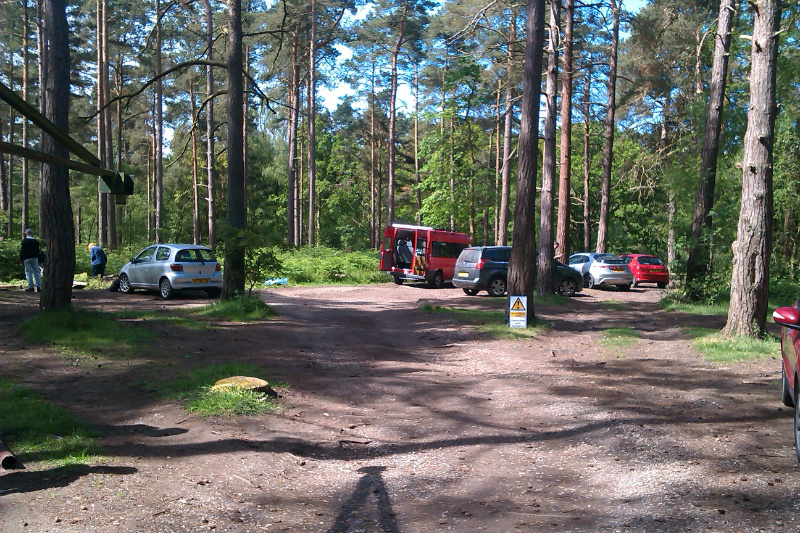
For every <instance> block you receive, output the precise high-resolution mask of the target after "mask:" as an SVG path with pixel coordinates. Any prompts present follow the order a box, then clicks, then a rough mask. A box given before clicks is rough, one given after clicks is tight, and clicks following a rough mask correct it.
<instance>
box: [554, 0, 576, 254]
mask: <svg viewBox="0 0 800 533" xmlns="http://www.w3.org/2000/svg"><path fill="white" fill-rule="evenodd" d="M565 8H566V9H565V10H564V61H563V64H564V67H563V68H562V69H561V150H560V157H561V162H560V163H559V167H558V168H559V172H558V225H557V230H556V243H557V244H556V250H555V256H556V259H558V260H559V261H564V262H566V261H567V257H569V251H570V232H569V227H570V195H571V192H572V183H571V181H572V27H573V22H574V18H575V0H566V4H565Z"/></svg>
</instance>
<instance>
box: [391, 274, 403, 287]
mask: <svg viewBox="0 0 800 533" xmlns="http://www.w3.org/2000/svg"><path fill="white" fill-rule="evenodd" d="M393 278H394V283H395V285H402V284H403V281H404V280H403V278H401V277H400V276H393Z"/></svg>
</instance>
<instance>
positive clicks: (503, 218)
mask: <svg viewBox="0 0 800 533" xmlns="http://www.w3.org/2000/svg"><path fill="white" fill-rule="evenodd" d="M537 1H538V0H528V4H529V6H528V9H530V4H531V3H533V2H537ZM543 16H544V15H543ZM542 31H544V30H542ZM516 42H517V15H516V12H515V11H514V10H513V9H512V10H511V27H510V29H509V36H508V43H507V45H506V46H507V48H508V50H507V52H506V109H505V124H504V128H503V170H502V171H501V175H502V177H501V184H502V189H501V192H500V221H499V222H498V226H499V228H498V238H497V244H498V245H499V246H505V245H507V244H508V220H509V215H510V214H511V212H510V208H509V206H510V205H511V127H512V122H513V120H514V47H515V46H516ZM540 61H541V59H540ZM539 78H540V79H541V75H539ZM539 91H540V89H537V93H538V92H539ZM537 116H538V112H537ZM537 128H538V126H537ZM537 137H538V133H537ZM534 178H535V176H534ZM534 186H535V184H534Z"/></svg>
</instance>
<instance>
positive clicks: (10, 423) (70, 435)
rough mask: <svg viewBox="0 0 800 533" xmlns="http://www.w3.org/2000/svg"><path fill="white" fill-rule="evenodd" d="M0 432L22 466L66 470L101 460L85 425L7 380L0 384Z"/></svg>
mask: <svg viewBox="0 0 800 533" xmlns="http://www.w3.org/2000/svg"><path fill="white" fill-rule="evenodd" d="M0 429H2V432H3V442H4V443H5V444H6V445H8V446H9V447H10V448H11V449H12V450H13V451H14V453H15V454H16V455H17V456H18V458H19V459H20V461H22V462H23V463H25V462H34V461H43V462H46V463H48V464H52V465H54V466H70V465H79V464H87V463H90V462H93V461H97V460H100V459H103V457H102V456H101V455H100V453H101V450H100V447H99V446H98V445H97V440H98V439H97V434H96V432H95V431H93V430H92V429H91V427H90V426H89V425H88V424H86V423H85V422H83V421H81V420H80V419H78V418H76V417H75V416H73V415H71V414H69V413H68V412H66V411H65V410H64V409H62V408H60V407H57V406H55V405H53V404H52V403H50V402H48V401H46V400H44V399H43V398H42V397H41V396H39V395H37V394H35V393H33V392H31V391H29V390H27V389H23V388H21V387H18V386H17V385H15V384H14V383H12V382H10V381H7V380H0Z"/></svg>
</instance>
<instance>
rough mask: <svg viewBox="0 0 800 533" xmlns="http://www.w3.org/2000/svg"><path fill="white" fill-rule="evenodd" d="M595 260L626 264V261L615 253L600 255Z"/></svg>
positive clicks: (609, 263)
mask: <svg viewBox="0 0 800 533" xmlns="http://www.w3.org/2000/svg"><path fill="white" fill-rule="evenodd" d="M595 261H599V262H601V263H606V264H608V265H624V264H625V261H623V260H622V258H621V257H619V256H616V255H613V254H603V255H598V256H597V257H596V258H595Z"/></svg>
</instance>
